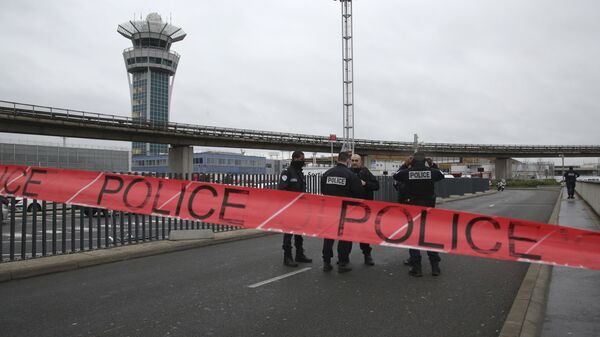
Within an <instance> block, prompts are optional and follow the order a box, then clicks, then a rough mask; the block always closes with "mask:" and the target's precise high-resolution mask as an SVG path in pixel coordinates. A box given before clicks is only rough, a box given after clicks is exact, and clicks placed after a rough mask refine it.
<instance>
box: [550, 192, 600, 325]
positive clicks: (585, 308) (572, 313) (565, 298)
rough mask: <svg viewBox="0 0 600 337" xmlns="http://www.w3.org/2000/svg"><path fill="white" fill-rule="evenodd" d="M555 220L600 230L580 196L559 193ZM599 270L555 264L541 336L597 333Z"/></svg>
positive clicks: (563, 224)
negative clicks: (558, 208)
mask: <svg viewBox="0 0 600 337" xmlns="http://www.w3.org/2000/svg"><path fill="white" fill-rule="evenodd" d="M558 223H559V224H560V225H561V226H568V227H575V228H581V229H587V230H595V231H600V219H599V218H598V216H597V215H596V214H595V213H594V212H593V211H592V210H591V209H590V207H589V206H588V205H587V204H586V203H585V201H583V200H581V199H580V198H579V196H577V197H576V199H567V197H566V193H563V198H562V200H561V206H560V213H559V217H558ZM599 299H600V272H598V271H597V270H584V269H574V268H567V267H558V266H555V267H554V268H553V270H552V275H551V281H550V286H549V292H548V301H547V304H546V315H545V318H544V321H543V326H542V331H541V336H542V337H555V336H578V337H579V336H581V337H588V336H589V337H595V336H599V335H600V301H599Z"/></svg>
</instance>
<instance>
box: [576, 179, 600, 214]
mask: <svg viewBox="0 0 600 337" xmlns="http://www.w3.org/2000/svg"><path fill="white" fill-rule="evenodd" d="M575 192H577V194H579V196H580V197H581V198H582V199H583V200H585V201H586V202H587V203H588V204H589V205H590V206H591V207H592V209H593V210H594V212H596V214H599V215H600V181H577V184H576V185H575Z"/></svg>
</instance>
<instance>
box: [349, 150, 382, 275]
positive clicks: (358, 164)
mask: <svg viewBox="0 0 600 337" xmlns="http://www.w3.org/2000/svg"><path fill="white" fill-rule="evenodd" d="M350 167H351V168H350V169H351V170H352V172H354V173H355V174H356V175H357V176H358V178H359V179H360V183H361V185H362V189H363V193H362V194H361V195H360V197H359V198H361V199H366V200H373V194H374V193H373V192H374V191H377V190H379V181H378V180H377V178H375V176H374V175H373V173H371V171H369V169H368V168H366V167H364V165H363V161H362V158H361V157H360V156H359V155H357V154H353V155H352V157H350ZM360 249H361V250H362V252H363V255H364V257H365V264H366V265H367V266H374V265H375V262H374V261H373V257H372V256H371V251H372V250H373V249H372V248H371V246H370V245H369V244H368V243H362V242H361V243H360Z"/></svg>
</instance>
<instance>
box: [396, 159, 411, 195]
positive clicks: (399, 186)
mask: <svg viewBox="0 0 600 337" xmlns="http://www.w3.org/2000/svg"><path fill="white" fill-rule="evenodd" d="M412 159H413V157H408V160H406V161H405V162H404V163H403V164H402V166H400V168H399V169H398V171H396V173H398V172H400V171H402V170H407V169H409V168H410V166H409V165H410V163H411V162H412ZM394 188H395V189H396V192H398V203H401V204H408V185H407V184H406V183H405V182H402V181H398V180H394Z"/></svg>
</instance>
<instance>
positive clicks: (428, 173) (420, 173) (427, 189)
mask: <svg viewBox="0 0 600 337" xmlns="http://www.w3.org/2000/svg"><path fill="white" fill-rule="evenodd" d="M394 179H396V180H398V181H400V182H404V183H406V185H407V186H408V191H409V192H408V193H409V198H410V203H411V204H415V205H421V206H431V207H433V206H435V182H436V181H440V180H442V179H444V174H443V173H442V172H441V171H440V170H438V169H437V168H434V167H426V166H425V165H418V166H413V167H411V168H410V169H406V170H400V171H398V172H396V174H394Z"/></svg>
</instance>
